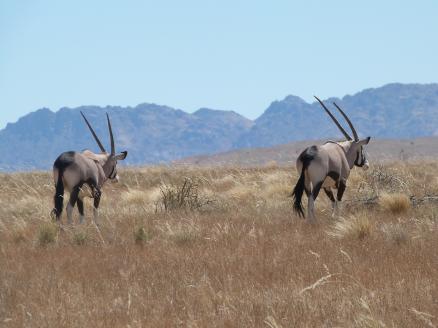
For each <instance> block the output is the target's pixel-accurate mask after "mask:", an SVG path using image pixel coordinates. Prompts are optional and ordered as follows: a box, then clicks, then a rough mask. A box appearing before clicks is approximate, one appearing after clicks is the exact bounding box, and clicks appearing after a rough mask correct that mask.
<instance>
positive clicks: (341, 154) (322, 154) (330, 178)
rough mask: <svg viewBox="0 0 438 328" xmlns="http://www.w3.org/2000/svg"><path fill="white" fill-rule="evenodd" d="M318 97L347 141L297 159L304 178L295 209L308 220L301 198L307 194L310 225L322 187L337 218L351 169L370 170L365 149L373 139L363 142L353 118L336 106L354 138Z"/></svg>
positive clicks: (309, 151)
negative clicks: (335, 191) (304, 193)
mask: <svg viewBox="0 0 438 328" xmlns="http://www.w3.org/2000/svg"><path fill="white" fill-rule="evenodd" d="M315 98H316V100H318V102H319V103H320V104H321V106H322V107H323V108H324V109H325V111H326V112H327V114H328V115H329V116H330V118H331V119H332V120H333V121H334V122H335V124H336V126H337V127H338V128H339V130H340V131H341V132H342V134H343V135H344V136H345V138H346V139H347V141H340V142H335V141H327V142H326V143H325V144H323V145H321V146H311V147H309V148H307V149H305V150H304V151H303V152H302V153H301V154H300V156H299V157H298V159H297V170H298V172H299V173H300V177H299V179H298V182H297V184H296V186H295V188H294V190H293V192H292V196H293V197H294V210H295V212H296V213H298V215H299V216H303V217H304V211H303V206H302V203H301V199H302V196H303V192H304V191H305V192H306V195H307V198H308V207H307V218H308V220H309V221H310V222H314V220H315V213H314V210H315V209H314V207H315V205H314V202H315V200H316V198H317V197H318V193H319V191H320V189H321V188H323V189H324V191H325V193H326V194H327V196H328V198H330V200H331V202H332V206H333V215H335V213H336V211H337V206H338V204H337V202H338V201H339V202H340V201H341V200H342V195H343V194H344V191H345V188H346V186H347V179H348V176H349V175H350V170H351V169H352V168H353V166H355V165H356V166H359V167H362V168H363V169H364V170H366V169H368V168H369V163H368V160H367V159H366V157H365V152H364V150H363V146H364V145H366V144H368V142H369V141H370V137H368V138H366V139H363V140H359V136H358V135H357V132H356V130H355V129H354V126H353V124H352V123H351V121H350V119H349V118H348V117H347V115H346V114H345V113H344V112H343V111H342V109H341V108H340V107H339V106H338V105H336V103H333V104H334V105H335V106H336V108H337V109H338V111H339V112H340V113H341V115H342V116H343V117H344V118H345V120H346V121H347V123H348V125H349V126H350V129H351V131H352V132H353V137H354V139H353V138H351V137H350V136H349V134H348V133H347V132H346V131H345V130H344V129H343V128H342V126H341V125H340V124H339V122H338V121H337V120H336V118H335V117H334V116H333V114H332V113H331V112H330V111H329V110H328V109H327V107H326V106H325V105H324V103H323V102H322V101H321V100H319V99H318V98H317V97H315ZM332 188H335V189H337V197H336V199H335V197H334V196H333V192H332Z"/></svg>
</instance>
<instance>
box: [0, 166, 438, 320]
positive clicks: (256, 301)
mask: <svg viewBox="0 0 438 328" xmlns="http://www.w3.org/2000/svg"><path fill="white" fill-rule="evenodd" d="M120 175H121V183H119V184H117V185H113V184H110V185H107V186H105V188H104V195H103V198H102V203H101V220H100V221H101V225H100V229H97V228H96V227H95V226H94V225H93V224H91V223H90V218H91V217H92V211H91V201H87V202H86V223H85V224H84V225H79V224H78V223H77V219H76V221H75V224H74V225H73V226H66V225H63V226H62V227H61V228H58V227H57V226H56V225H53V224H51V223H50V215H49V214H50V210H51V209H52V204H51V203H52V196H53V191H54V188H53V185H52V179H51V176H50V174H49V173H31V174H11V175H2V176H1V181H2V184H1V185H0V192H1V194H2V199H1V206H0V326H1V327H58V326H61V327H176V326H183V327H335V326H336V327H420V326H430V327H434V326H438V315H437V314H438V304H437V301H436V300H437V299H438V284H437V282H438V265H437V261H438V258H437V252H436V250H437V249H438V209H437V206H436V201H435V198H434V195H437V196H438V180H437V177H438V166H437V165H436V164H434V163H418V164H412V165H385V166H379V167H376V168H374V169H371V170H369V171H368V172H366V173H364V172H363V171H360V170H354V171H353V173H352V176H351V179H350V180H349V186H348V189H347V191H346V195H345V199H346V202H345V204H344V205H345V206H343V210H342V217H343V218H344V219H341V218H339V219H336V220H334V219H332V218H331V215H330V214H331V208H330V204H329V202H328V201H327V200H326V197H325V195H323V193H322V194H321V196H320V198H319V199H318V201H317V203H316V206H317V215H318V224H316V225H309V224H307V223H305V221H303V220H301V219H298V218H297V217H295V216H294V214H293V212H292V206H291V199H290V198H289V197H288V194H289V193H290V191H291V189H292V186H293V184H294V183H295V181H296V179H297V175H296V172H295V169H293V168H282V167H278V166H276V165H274V164H272V165H267V166H266V167H263V168H252V169H251V168H248V169H241V168H223V169H220V168H215V169H208V168H203V169H201V168H196V167H186V168H166V167H151V168H144V169H135V170H134V169H132V170H123V171H122V172H120ZM184 177H187V178H190V179H193V181H200V183H199V184H198V185H197V193H198V194H199V195H202V196H203V197H209V198H214V206H212V207H210V208H209V210H208V211H199V210H195V211H191V210H187V209H186V208H185V207H182V208H181V209H178V208H176V209H173V210H172V211H158V212H157V213H155V210H154V208H155V204H156V202H157V201H159V200H160V197H161V196H162V194H161V193H160V187H162V186H163V185H167V186H181V183H182V182H183V181H184ZM385 195H388V196H385ZM376 197H379V198H377V201H375V202H366V201H364V200H367V199H374V198H376ZM385 197H388V199H389V200H388V199H386V198H385ZM411 197H414V198H415V199H416V200H421V201H417V203H416V204H415V206H411V204H410V203H409V206H405V205H406V199H407V200H409V199H413V198H411ZM423 200H424V201H423ZM389 203H391V204H393V203H395V204H396V205H390V206H389V205H388V204H389ZM384 204H385V205H384ZM401 204H405V205H401ZM394 209H396V210H394ZM75 215H77V212H76V211H75ZM64 222H65V218H64ZM334 237H336V238H334ZM42 245H44V246H42Z"/></svg>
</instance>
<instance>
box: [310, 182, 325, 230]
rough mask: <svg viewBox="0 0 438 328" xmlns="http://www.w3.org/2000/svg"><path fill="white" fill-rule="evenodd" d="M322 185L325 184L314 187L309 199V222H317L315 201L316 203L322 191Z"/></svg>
mask: <svg viewBox="0 0 438 328" xmlns="http://www.w3.org/2000/svg"><path fill="white" fill-rule="evenodd" d="M322 184H323V182H322V181H320V182H317V183H316V184H314V186H313V188H312V192H311V194H310V195H309V198H308V204H307V218H308V220H309V222H311V223H313V222H315V201H316V198H317V197H318V194H319V191H320V190H321V187H322Z"/></svg>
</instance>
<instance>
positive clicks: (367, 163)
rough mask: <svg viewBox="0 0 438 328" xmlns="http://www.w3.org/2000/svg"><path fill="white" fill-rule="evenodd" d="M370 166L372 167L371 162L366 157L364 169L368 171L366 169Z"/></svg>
mask: <svg viewBox="0 0 438 328" xmlns="http://www.w3.org/2000/svg"><path fill="white" fill-rule="evenodd" d="M369 168H370V163H369V162H368V160H367V159H366V160H365V163H364V165H363V166H362V169H363V170H364V171H366V170H368V169H369Z"/></svg>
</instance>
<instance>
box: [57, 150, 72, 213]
mask: <svg viewBox="0 0 438 328" xmlns="http://www.w3.org/2000/svg"><path fill="white" fill-rule="evenodd" d="M74 156H75V152H73V151H68V152H65V153H62V154H61V155H59V157H58V158H57V159H56V161H55V163H54V164H53V168H54V169H57V170H58V181H56V191H55V196H54V197H53V202H54V203H55V207H54V208H53V210H52V215H54V216H55V217H56V220H59V219H60V218H61V214H62V208H63V206H64V204H63V203H64V182H63V181H62V177H63V175H64V171H65V169H66V168H67V167H69V166H70V165H71V164H72V163H73V162H74Z"/></svg>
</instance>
